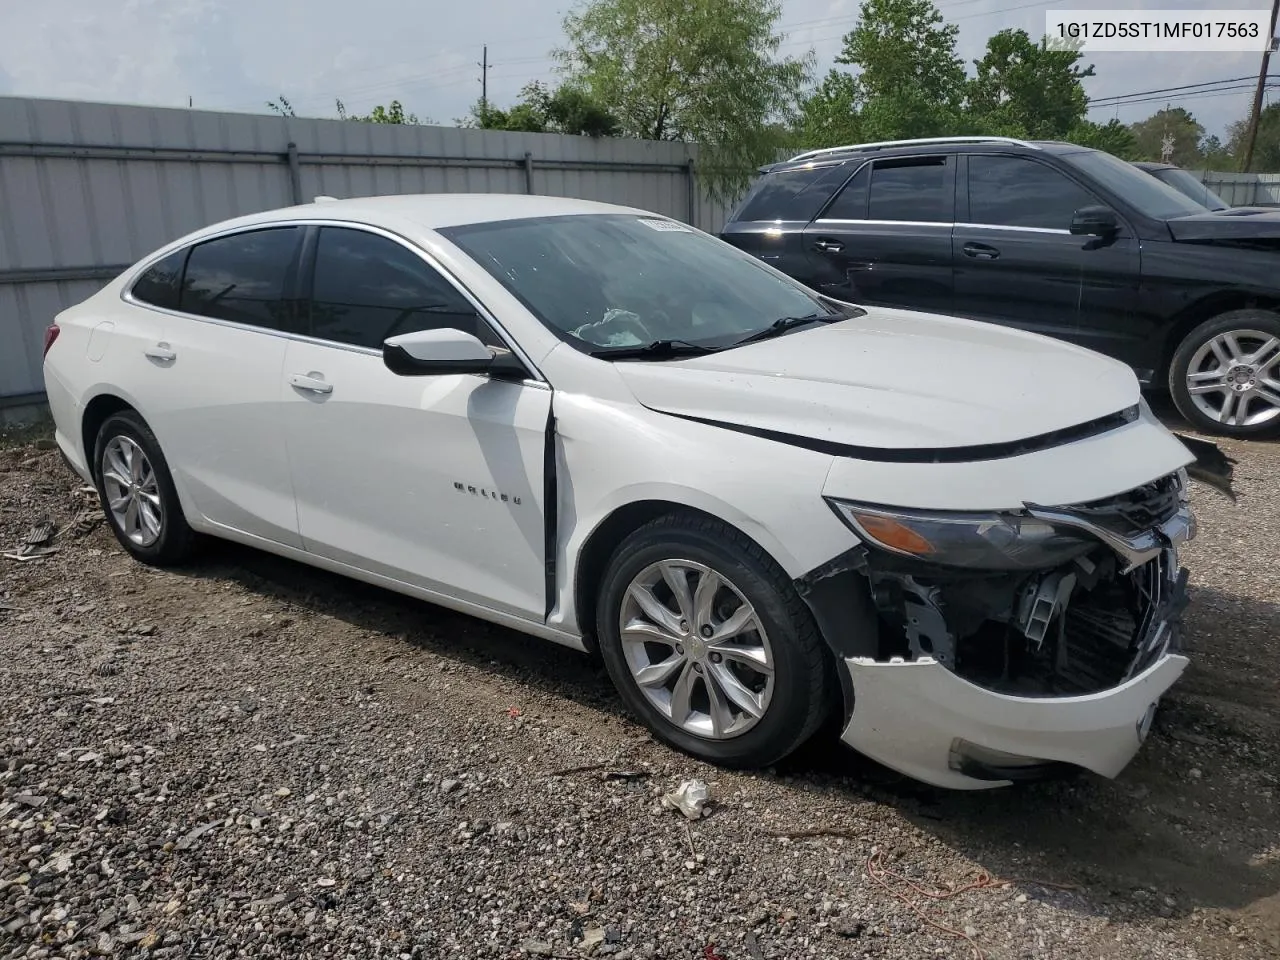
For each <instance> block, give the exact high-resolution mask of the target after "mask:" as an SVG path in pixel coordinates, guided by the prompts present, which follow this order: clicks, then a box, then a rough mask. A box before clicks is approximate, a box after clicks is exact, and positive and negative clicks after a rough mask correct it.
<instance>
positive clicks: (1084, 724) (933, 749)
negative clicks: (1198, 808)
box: [842, 654, 1187, 790]
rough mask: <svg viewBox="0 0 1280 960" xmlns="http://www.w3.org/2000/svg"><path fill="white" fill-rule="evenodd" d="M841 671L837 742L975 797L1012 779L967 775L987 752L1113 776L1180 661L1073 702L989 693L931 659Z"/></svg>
mask: <svg viewBox="0 0 1280 960" xmlns="http://www.w3.org/2000/svg"><path fill="white" fill-rule="evenodd" d="M845 665H846V666H847V667H848V670H849V674H850V678H851V680H852V682H853V696H854V709H853V715H852V717H851V719H850V720H849V724H848V726H846V727H845V730H844V734H843V736H842V739H843V740H844V742H845V743H847V744H849V746H851V747H853V748H854V749H856V750H858V751H859V752H861V753H864V754H866V755H867V756H869V757H871V758H872V759H873V760H877V761H879V762H880V763H883V764H884V765H885V766H887V767H892V768H893V769H894V770H897V771H899V772H900V773H905V774H906V775H907V776H910V777H914V778H915V779H917V780H922V781H924V782H925V783H930V784H934V785H935V786H939V787H950V788H952V789H961V790H981V789H984V788H990V787H1001V786H1007V785H1008V784H1010V783H1011V782H1012V780H1011V779H1007V778H1006V779H989V778H988V777H987V776H973V775H971V773H970V772H967V771H972V770H973V769H974V768H975V764H976V765H981V764H982V763H983V762H984V760H987V758H988V755H989V754H990V753H991V752H993V751H994V752H996V753H999V754H1005V755H1007V759H1006V761H1005V762H1006V763H1008V764H1009V765H1010V766H1015V767H1016V766H1017V763H1018V761H1026V762H1027V765H1028V766H1029V767H1032V766H1034V765H1038V764H1041V763H1051V762H1057V763H1067V764H1071V765H1073V766H1077V767H1083V768H1084V769H1086V770H1092V771H1093V772H1094V773H1098V774H1101V775H1102V776H1104V777H1114V776H1116V775H1117V774H1118V773H1119V772H1120V771H1121V770H1123V769H1124V768H1125V766H1126V765H1128V763H1129V761H1130V760H1132V759H1133V756H1134V754H1136V753H1137V752H1138V748H1139V747H1140V746H1142V742H1143V739H1144V738H1145V736H1146V732H1147V730H1148V729H1149V727H1150V724H1151V717H1152V714H1153V713H1154V710H1155V706H1156V704H1157V703H1158V702H1159V699H1160V696H1161V695H1162V694H1163V693H1164V692H1165V691H1166V690H1168V689H1169V687H1171V686H1172V685H1173V683H1174V681H1176V680H1177V679H1178V677H1179V676H1181V674H1182V671H1183V669H1184V668H1185V667H1186V665H1187V658H1186V657H1184V656H1181V655H1178V654H1165V655H1164V656H1162V657H1161V658H1160V659H1158V660H1157V661H1156V662H1155V663H1153V664H1152V665H1151V666H1150V667H1148V668H1147V669H1146V670H1145V671H1143V672H1142V673H1140V674H1138V675H1137V676H1135V677H1134V678H1133V679H1131V680H1129V681H1128V682H1126V683H1123V684H1121V685H1120V686H1118V687H1114V688H1112V689H1110V690H1103V691H1100V692H1098V693H1090V694H1084V695H1082V696H1075V697H1013V696H1008V695H1005V694H1000V693H995V692H992V691H990V690H986V689H984V688H983V687H980V686H978V685H977V684H974V683H970V682H969V681H968V680H965V679H963V678H962V677H958V676H956V674H954V673H952V672H951V671H950V670H948V669H947V668H946V667H944V666H942V665H941V664H939V663H938V662H937V661H935V660H933V659H931V658H925V659H921V660H910V661H907V660H896V661H890V662H888V663H877V662H876V661H874V660H872V659H870V658H867V657H853V658H850V659H848V660H846V661H845ZM973 747H976V748H978V749H972V748H973Z"/></svg>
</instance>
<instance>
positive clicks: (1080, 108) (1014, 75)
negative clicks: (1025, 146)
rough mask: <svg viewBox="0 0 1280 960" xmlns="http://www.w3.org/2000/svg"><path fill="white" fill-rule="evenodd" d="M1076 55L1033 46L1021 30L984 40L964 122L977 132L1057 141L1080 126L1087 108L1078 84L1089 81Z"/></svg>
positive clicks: (1087, 71)
mask: <svg viewBox="0 0 1280 960" xmlns="http://www.w3.org/2000/svg"><path fill="white" fill-rule="evenodd" d="M1081 59H1083V54H1081V53H1080V52H1079V51H1078V50H1071V49H1058V48H1057V45H1054V46H1052V47H1051V46H1050V45H1049V44H1048V42H1047V41H1046V40H1043V39H1042V40H1041V41H1040V42H1039V43H1035V42H1033V41H1032V40H1031V37H1030V36H1029V35H1028V34H1027V32H1026V31H1025V30H1001V31H1000V32H999V33H997V34H996V35H995V36H993V37H991V38H990V39H988V40H987V50H986V55H985V56H983V58H982V59H981V60H975V61H974V66H975V67H976V68H977V74H976V75H975V76H974V77H973V79H972V80H970V81H969V84H968V111H967V112H968V116H967V118H966V119H967V120H968V121H969V122H970V123H973V124H976V125H977V126H978V127H980V128H981V129H979V130H978V131H976V132H980V133H989V132H992V131H993V130H995V129H1011V130H1021V131H1022V134H1021V135H1022V136H1027V137H1032V138H1034V139H1038V140H1059V139H1062V138H1064V137H1065V136H1066V135H1067V133H1068V131H1070V130H1071V129H1072V128H1074V127H1076V126H1077V125H1078V124H1080V123H1082V122H1083V121H1084V119H1085V114H1086V112H1087V111H1088V108H1089V98H1088V97H1087V96H1086V95H1085V92H1084V85H1083V84H1082V83H1081V81H1082V80H1083V79H1084V78H1085V77H1091V76H1093V75H1094V74H1093V67H1092V66H1087V67H1082V66H1081V65H1080V60H1081Z"/></svg>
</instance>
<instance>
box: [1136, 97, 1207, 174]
mask: <svg viewBox="0 0 1280 960" xmlns="http://www.w3.org/2000/svg"><path fill="white" fill-rule="evenodd" d="M1129 129H1130V130H1131V131H1132V132H1133V139H1134V142H1135V149H1136V152H1137V159H1140V160H1167V161H1168V162H1169V163H1174V164H1177V165H1178V166H1180V167H1195V166H1197V165H1199V163H1200V160H1201V152H1200V141H1201V140H1203V139H1204V127H1202V126H1201V125H1200V123H1199V122H1198V121H1197V120H1196V118H1195V117H1193V116H1192V115H1191V113H1190V112H1189V111H1187V110H1186V109H1185V108H1183V107H1166V108H1165V109H1163V110H1160V111H1157V112H1156V113H1154V114H1152V115H1151V116H1150V117H1148V118H1147V119H1146V120H1139V121H1138V122H1137V123H1135V124H1133V125H1132V126H1130V127H1129ZM1166 147H1168V149H1166Z"/></svg>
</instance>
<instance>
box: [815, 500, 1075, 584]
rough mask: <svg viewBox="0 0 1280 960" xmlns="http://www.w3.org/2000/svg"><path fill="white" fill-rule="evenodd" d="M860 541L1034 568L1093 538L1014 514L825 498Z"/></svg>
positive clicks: (991, 566)
mask: <svg viewBox="0 0 1280 960" xmlns="http://www.w3.org/2000/svg"><path fill="white" fill-rule="evenodd" d="M827 503H829V504H830V505H831V507H832V509H833V510H835V512H836V514H837V515H838V516H839V517H840V519H841V520H843V521H844V522H845V523H846V524H848V525H849V527H850V529H852V530H853V532H854V533H856V534H857V535H858V536H859V537H861V538H862V539H863V540H865V541H867V542H868V543H871V544H873V545H875V546H878V547H881V548H883V549H885V550H889V551H891V552H893V553H897V554H901V555H903V556H908V557H916V558H917V559H920V560H927V561H929V562H931V563H939V564H944V565H946V566H949V567H968V568H970V569H973V570H1039V569H1043V568H1045V567H1053V566H1057V565H1059V564H1062V563H1066V562H1067V561H1068V560H1072V559H1074V558H1075V557H1078V556H1081V555H1082V554H1084V553H1087V552H1088V551H1089V550H1090V549H1092V548H1093V547H1096V546H1098V541H1097V540H1096V539H1095V538H1093V537H1090V536H1088V535H1086V534H1081V533H1080V532H1079V531H1072V530H1064V529H1060V528H1058V527H1055V526H1053V525H1052V524H1050V523H1046V522H1045V521H1043V520H1037V519H1035V518H1034V517H1028V516H1024V515H1021V514H1017V513H948V512H935V511H915V510H890V509H886V508H884V507H869V506H864V505H863V504H860V503H850V502H849V501H847V500H832V499H829V500H827Z"/></svg>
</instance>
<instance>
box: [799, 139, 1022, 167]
mask: <svg viewBox="0 0 1280 960" xmlns="http://www.w3.org/2000/svg"><path fill="white" fill-rule="evenodd" d="M928 143H1014V144H1017V145H1018V146H1020V147H1030V148H1031V149H1032V150H1039V149H1040V148H1039V147H1038V146H1036V145H1035V144H1034V143H1031V142H1030V141H1029V140H1018V139H1016V138H1014V137H920V138H918V139H915V140H881V141H879V142H878V143H847V144H845V145H844V146H843V147H824V148H823V149H821V150H806V151H805V152H804V153H797V154H796V155H795V156H794V157H792V158H791V159H790V160H788V161H786V162H787V163H794V162H795V161H797V160H809V159H812V158H814V157H825V156H828V155H830V154H833V153H846V152H849V151H853V150H879V149H882V148H884V147H910V146H914V145H916V144H921V145H923V144H928Z"/></svg>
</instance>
